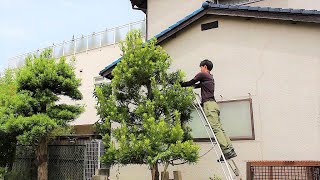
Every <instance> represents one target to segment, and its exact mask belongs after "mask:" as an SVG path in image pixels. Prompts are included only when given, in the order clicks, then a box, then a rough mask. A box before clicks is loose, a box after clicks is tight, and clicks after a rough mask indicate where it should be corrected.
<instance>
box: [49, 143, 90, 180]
mask: <svg viewBox="0 0 320 180" xmlns="http://www.w3.org/2000/svg"><path fill="white" fill-rule="evenodd" d="M48 150H49V162H48V179H49V180H61V179H65V180H79V179H84V171H85V169H84V166H85V151H86V146H84V145H53V146H49V148H48Z"/></svg>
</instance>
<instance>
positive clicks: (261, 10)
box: [99, 1, 320, 79]
mask: <svg viewBox="0 0 320 180" xmlns="http://www.w3.org/2000/svg"><path fill="white" fill-rule="evenodd" d="M204 15H219V16H234V17H247V18H258V19H272V20H283V21H293V22H307V23H320V11H317V10H306V9H284V8H271V7H252V6H241V5H221V4H214V3H212V2H209V1H206V2H204V3H203V4H202V7H201V8H200V9H198V10H196V11H194V12H193V13H191V14H190V15H188V16H186V17H185V18H183V19H181V20H180V21H178V22H176V23H175V24H173V25H172V26H170V27H168V28H167V29H165V30H164V31H162V32H160V33H159V34H157V35H156V36H155V37H156V38H157V44H160V43H161V42H163V41H165V40H167V39H168V38H169V37H171V36H172V35H174V34H176V33H177V32H179V31H181V30H182V29H184V28H185V27H187V26H189V25H190V24H192V23H193V22H195V21H197V20H198V19H200V18H201V17H203V16H204ZM120 60H121V58H119V59H117V60H116V61H114V62H113V63H112V64H110V65H108V66H107V67H105V68H104V69H103V70H102V71H100V73H99V74H100V75H102V76H105V77H107V78H109V79H110V78H111V72H112V69H113V68H114V67H115V66H116V64H117V63H118V62H120Z"/></svg>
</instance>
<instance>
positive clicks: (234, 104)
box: [190, 99, 255, 141]
mask: <svg viewBox="0 0 320 180" xmlns="http://www.w3.org/2000/svg"><path fill="white" fill-rule="evenodd" d="M218 104H219V108H220V119H221V123H222V126H223V128H224V130H225V132H226V133H227V135H228V136H229V137H230V139H231V140H254V139H255V135H254V124H253V113H252V100H251V99H240V100H232V101H221V102H218ZM191 117H192V119H191V121H190V127H191V128H192V132H191V134H192V136H193V138H194V140H195V141H208V140H209V138H208V134H207V132H206V129H205V127H204V124H203V122H202V121H201V118H200V116H199V114H198V113H197V111H196V110H194V111H193V112H192V114H191ZM206 128H207V130H208V132H210V129H209V127H207V126H206ZM210 133H211V132H210Z"/></svg>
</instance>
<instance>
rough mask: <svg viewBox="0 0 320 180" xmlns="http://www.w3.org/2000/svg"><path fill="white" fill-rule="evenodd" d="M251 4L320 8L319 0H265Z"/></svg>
mask: <svg viewBox="0 0 320 180" xmlns="http://www.w3.org/2000/svg"><path fill="white" fill-rule="evenodd" d="M250 6H265V7H279V8H280V7H281V8H293V9H317V10H319V9H320V1H319V0H304V1H302V0H264V1H260V2H257V3H252V4H250Z"/></svg>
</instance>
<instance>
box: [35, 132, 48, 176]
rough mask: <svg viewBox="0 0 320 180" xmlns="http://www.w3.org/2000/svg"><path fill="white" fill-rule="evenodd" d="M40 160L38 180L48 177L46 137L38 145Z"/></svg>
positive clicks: (37, 150)
mask: <svg viewBox="0 0 320 180" xmlns="http://www.w3.org/2000/svg"><path fill="white" fill-rule="evenodd" d="M36 156H37V162H38V180H47V179H48V143H47V139H46V138H42V139H41V141H40V143H39V144H38V146H37V147H36Z"/></svg>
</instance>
